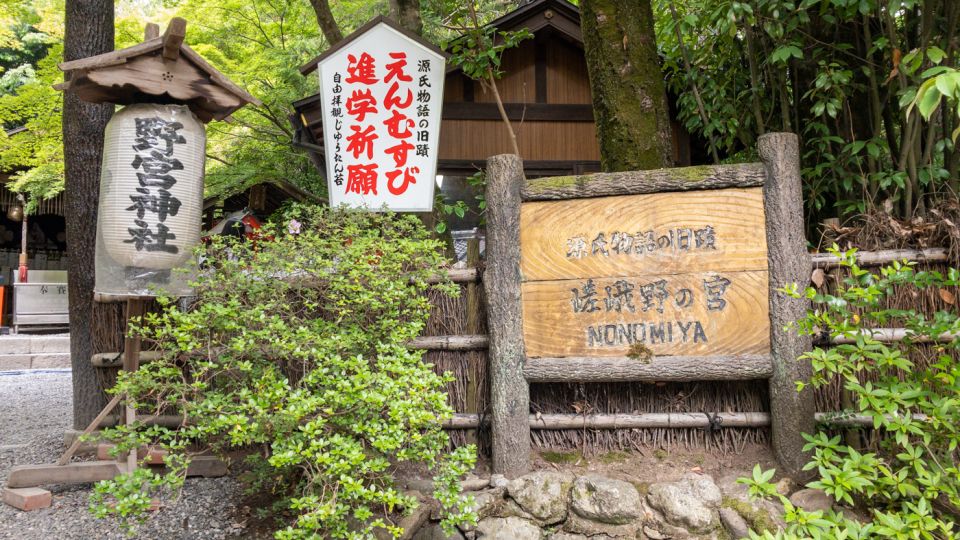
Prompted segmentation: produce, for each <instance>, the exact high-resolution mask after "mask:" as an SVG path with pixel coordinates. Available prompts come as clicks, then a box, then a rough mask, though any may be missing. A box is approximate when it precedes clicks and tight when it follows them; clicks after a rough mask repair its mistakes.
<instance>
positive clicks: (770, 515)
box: [717, 472, 786, 532]
mask: <svg viewBox="0 0 960 540" xmlns="http://www.w3.org/2000/svg"><path fill="white" fill-rule="evenodd" d="M749 476H750V474H749V473H748V472H742V473H736V472H731V473H729V474H727V475H724V476H722V477H720V479H719V480H717V485H718V486H719V487H720V491H721V492H722V493H723V496H724V497H725V500H724V503H723V504H724V506H728V507H730V508H733V509H734V510H736V511H737V512H738V513H739V514H740V515H741V516H743V517H744V519H746V520H747V524H748V525H750V528H751V529H753V530H754V531H756V532H761V531H764V530H768V531H770V532H773V531H775V530H777V529H783V528H784V527H786V522H785V521H784V520H783V505H782V504H780V502H779V501H774V500H770V499H761V500H750V494H749V488H747V486H746V485H744V484H738V483H737V479H738V478H740V477H749Z"/></svg>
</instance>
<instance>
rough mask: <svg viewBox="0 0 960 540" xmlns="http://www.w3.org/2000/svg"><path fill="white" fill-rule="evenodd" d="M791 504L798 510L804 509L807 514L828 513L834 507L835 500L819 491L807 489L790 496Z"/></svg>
mask: <svg viewBox="0 0 960 540" xmlns="http://www.w3.org/2000/svg"><path fill="white" fill-rule="evenodd" d="M790 502H791V503H792V504H793V505H794V506H796V507H797V508H802V509H804V510H806V511H807V512H816V511H817V510H820V511H823V512H826V511H827V510H830V508H831V507H832V506H833V499H831V498H830V496H829V495H827V494H826V493H824V492H823V491H820V490H819V489H813V488H806V489H801V490H800V491H798V492H796V493H794V494H793V495H791V496H790Z"/></svg>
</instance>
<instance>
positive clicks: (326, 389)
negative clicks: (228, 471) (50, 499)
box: [93, 207, 476, 539]
mask: <svg viewBox="0 0 960 540" xmlns="http://www.w3.org/2000/svg"><path fill="white" fill-rule="evenodd" d="M441 248H442V244H441V243H440V242H438V241H435V240H431V239H430V238H429V235H428V234H427V231H426V230H424V228H423V227H422V225H421V224H420V222H419V220H417V219H416V218H415V217H413V216H397V215H393V214H389V213H387V214H375V213H366V212H356V211H340V210H330V209H320V208H307V207H294V208H293V209H292V210H291V211H290V212H289V213H288V215H287V216H286V218H285V220H284V222H283V223H281V224H275V225H269V226H268V227H266V228H265V229H264V230H263V231H262V238H261V240H259V241H258V242H256V243H252V242H243V241H241V242H239V243H226V244H224V243H222V242H219V241H218V242H215V243H214V244H212V245H210V246H209V247H208V249H207V250H206V254H205V255H206V265H207V268H206V269H205V270H204V271H202V272H201V274H200V276H199V278H198V282H197V284H196V299H195V301H194V303H193V305H192V306H191V307H190V309H187V310H182V309H180V308H178V307H177V306H176V305H174V304H173V303H172V302H171V301H170V300H166V301H165V304H166V310H165V311H164V312H163V313H162V314H159V315H150V316H148V317H147V318H146V320H145V321H144V323H143V324H142V325H141V326H140V328H138V329H137V330H138V331H139V332H140V333H141V335H143V337H144V338H145V339H147V340H148V342H149V343H151V346H155V347H157V348H159V349H160V350H162V351H163V353H164V354H163V357H162V359H160V360H158V361H156V362H150V363H148V364H145V365H143V366H142V367H141V368H140V370H139V371H136V372H133V373H121V375H120V377H119V380H118V383H117V386H116V387H115V388H114V389H113V390H112V391H113V392H115V393H125V394H127V395H129V396H131V397H132V399H133V400H134V401H135V402H136V404H137V408H138V409H139V410H141V411H151V412H157V413H160V412H162V413H163V414H178V415H183V416H184V417H185V419H186V423H185V425H184V426H183V427H181V428H180V429H179V430H172V429H167V428H163V427H150V428H146V427H144V426H140V425H135V426H133V427H132V428H127V427H125V426H121V427H119V428H116V429H114V430H110V431H109V432H108V434H107V436H108V437H110V438H112V439H114V440H116V441H117V442H118V447H119V448H120V450H121V451H125V450H126V449H129V448H134V447H137V446H140V445H145V444H153V445H159V446H161V447H163V448H167V449H169V450H170V452H171V456H170V457H169V458H170V459H183V456H189V450H190V449H192V448H195V445H203V446H209V447H211V448H212V449H213V450H214V451H216V452H224V451H227V450H231V449H241V450H244V451H245V452H246V453H247V462H248V465H249V471H250V472H249V473H248V477H249V479H250V487H251V490H253V491H257V492H263V491H269V492H270V493H274V494H276V495H277V496H278V497H279V498H280V501H279V504H278V507H279V508H280V510H281V512H280V515H279V517H280V518H281V520H282V521H283V523H285V526H284V527H281V528H280V530H278V531H277V533H276V537H277V538H279V539H298V538H371V537H372V536H371V535H372V533H373V531H374V530H375V529H377V528H383V529H386V530H387V531H388V532H390V533H391V534H393V535H394V536H398V535H399V534H400V533H401V532H402V531H401V530H400V529H398V528H397V527H396V526H395V525H394V524H393V523H394V521H393V518H396V517H397V515H398V514H399V513H405V512H409V511H411V510H412V509H413V508H414V507H415V506H416V504H417V503H416V500H415V499H414V498H412V497H411V496H409V495H406V494H404V493H402V492H401V491H399V490H398V489H397V488H396V487H395V486H394V485H393V483H392V481H391V468H392V467H393V465H394V464H396V463H400V462H413V463H421V464H425V465H427V466H428V467H430V468H431V469H432V470H434V471H435V472H436V475H437V476H436V481H435V486H436V491H435V493H434V496H435V497H436V498H437V500H438V501H439V502H440V505H441V508H442V509H443V511H444V514H445V521H444V523H445V524H446V525H448V526H452V525H454V524H458V523H463V522H466V521H470V520H473V519H475V517H476V516H474V515H473V514H472V513H471V512H469V511H468V510H466V506H465V504H466V503H468V502H469V500H466V499H464V498H462V497H461V496H460V494H459V489H460V488H459V482H458V481H459V479H460V478H461V477H462V476H463V475H464V474H465V473H466V472H467V471H468V470H469V469H470V468H472V466H473V463H474V460H475V455H474V452H475V450H474V448H473V447H472V446H471V447H465V448H459V449H457V450H456V451H453V452H449V451H448V450H447V448H448V447H449V439H448V437H447V435H446V434H445V432H444V431H443V429H442V425H441V423H442V421H443V420H445V419H448V418H450V417H451V416H452V409H451V408H450V406H449V405H448V404H447V396H446V393H445V392H444V391H443V388H444V385H445V384H446V383H447V382H449V381H450V380H451V378H450V376H449V375H443V376H441V375H436V374H435V373H434V371H433V369H432V366H430V365H428V364H424V363H423V359H422V355H423V353H422V351H412V350H410V349H408V348H407V347H406V346H405V343H407V342H408V341H410V340H411V339H413V338H414V337H416V336H417V335H419V334H420V332H421V331H422V330H423V328H424V325H425V324H426V321H427V318H428V316H429V313H430V303H429V301H428V300H427V298H426V296H425V293H426V291H427V289H428V288H430V287H431V285H429V284H428V282H427V278H428V277H429V276H431V275H434V274H436V273H439V272H442V266H443V265H444V259H443V258H442V256H441V255H440V253H441ZM433 287H436V288H438V289H439V290H441V291H443V292H446V293H451V294H452V293H454V292H455V291H457V289H455V288H454V287H453V286H452V285H451V284H441V285H436V286H433ZM186 459H188V457H187V458H186ZM140 474H142V473H140ZM182 474H183V470H182V468H181V469H178V470H174V471H173V472H171V473H170V474H168V475H166V476H164V477H162V478H157V477H146V476H144V477H137V478H135V479H131V478H129V477H128V476H122V477H120V478H118V479H115V480H113V481H108V482H104V483H101V484H100V486H98V488H97V495H96V496H95V498H94V501H93V502H94V503H95V506H96V510H95V511H96V512H97V513H98V515H104V514H113V515H116V516H118V517H120V518H121V519H127V520H129V519H131V518H132V517H133V516H139V515H141V513H140V511H141V510H142V509H143V497H144V495H142V494H141V492H140V490H138V489H135V488H136V487H137V486H146V487H148V488H150V489H151V490H153V491H154V492H161V491H163V490H169V489H176V488H177V487H178V486H179V483H180V482H182ZM161 488H162V489H161ZM107 493H109V494H110V495H111V496H112V498H107V497H104V496H103V495H104V494H107ZM111 500H116V505H115V506H113V507H110V506H108V505H107V504H106V503H107V502H108V501H111Z"/></svg>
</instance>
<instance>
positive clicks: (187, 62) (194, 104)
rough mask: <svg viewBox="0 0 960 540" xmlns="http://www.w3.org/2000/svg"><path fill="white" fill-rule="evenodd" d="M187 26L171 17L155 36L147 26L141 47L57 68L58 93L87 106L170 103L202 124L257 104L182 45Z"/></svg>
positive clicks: (152, 26)
mask: <svg viewBox="0 0 960 540" xmlns="http://www.w3.org/2000/svg"><path fill="white" fill-rule="evenodd" d="M186 30H187V22H186V21H185V20H184V19H181V18H180V17H175V18H173V19H172V20H171V21H170V24H169V26H167V30H166V32H164V33H163V35H162V36H161V35H160V27H159V26H157V25H156V24H152V23H151V24H148V25H147V29H146V35H145V39H144V41H143V43H140V44H137V45H134V46H132V47H127V48H126V49H121V50H119V51H113V52H109V53H104V54H99V55H97V56H91V57H88V58H82V59H79V60H72V61H70V62H63V63H62V64H60V66H59V67H60V70H61V71H63V72H64V73H65V74H66V76H67V81H66V82H64V83H61V84H58V85H56V87H55V88H57V89H58V90H69V91H71V92H75V93H76V94H77V96H79V97H80V99H82V100H84V101H89V102H92V103H116V104H118V105H129V104H131V103H176V104H181V105H186V106H188V107H190V110H191V111H193V113H194V114H195V115H197V118H199V119H200V121H202V122H210V121H211V120H223V119H225V118H227V117H228V116H230V115H231V114H232V113H233V112H234V111H236V110H237V109H239V108H241V107H243V106H244V105H246V104H248V103H252V104H254V105H261V102H260V100H258V99H257V98H255V97H253V96H251V95H250V94H248V93H247V92H246V91H245V90H244V89H242V88H240V87H239V86H237V85H236V84H234V83H233V82H232V81H231V80H230V79H228V78H227V77H226V76H225V75H224V74H222V73H220V72H219V71H217V69H216V68H214V67H213V66H211V65H210V64H208V63H207V61H206V60H204V59H203V57H201V56H200V55H199V54H197V53H196V52H195V51H194V50H193V49H191V48H190V47H188V46H187V45H186V44H185V43H184V42H183V39H184V37H185V36H186Z"/></svg>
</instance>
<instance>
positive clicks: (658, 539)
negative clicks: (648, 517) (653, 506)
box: [643, 525, 669, 540]
mask: <svg viewBox="0 0 960 540" xmlns="http://www.w3.org/2000/svg"><path fill="white" fill-rule="evenodd" d="M643 534H644V536H646V537H647V538H649V539H650V540H667V538H669V536H667V535H665V534H662V533H661V532H660V531H658V530H656V529H654V528H653V527H647V526H646V525H644V526H643Z"/></svg>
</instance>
